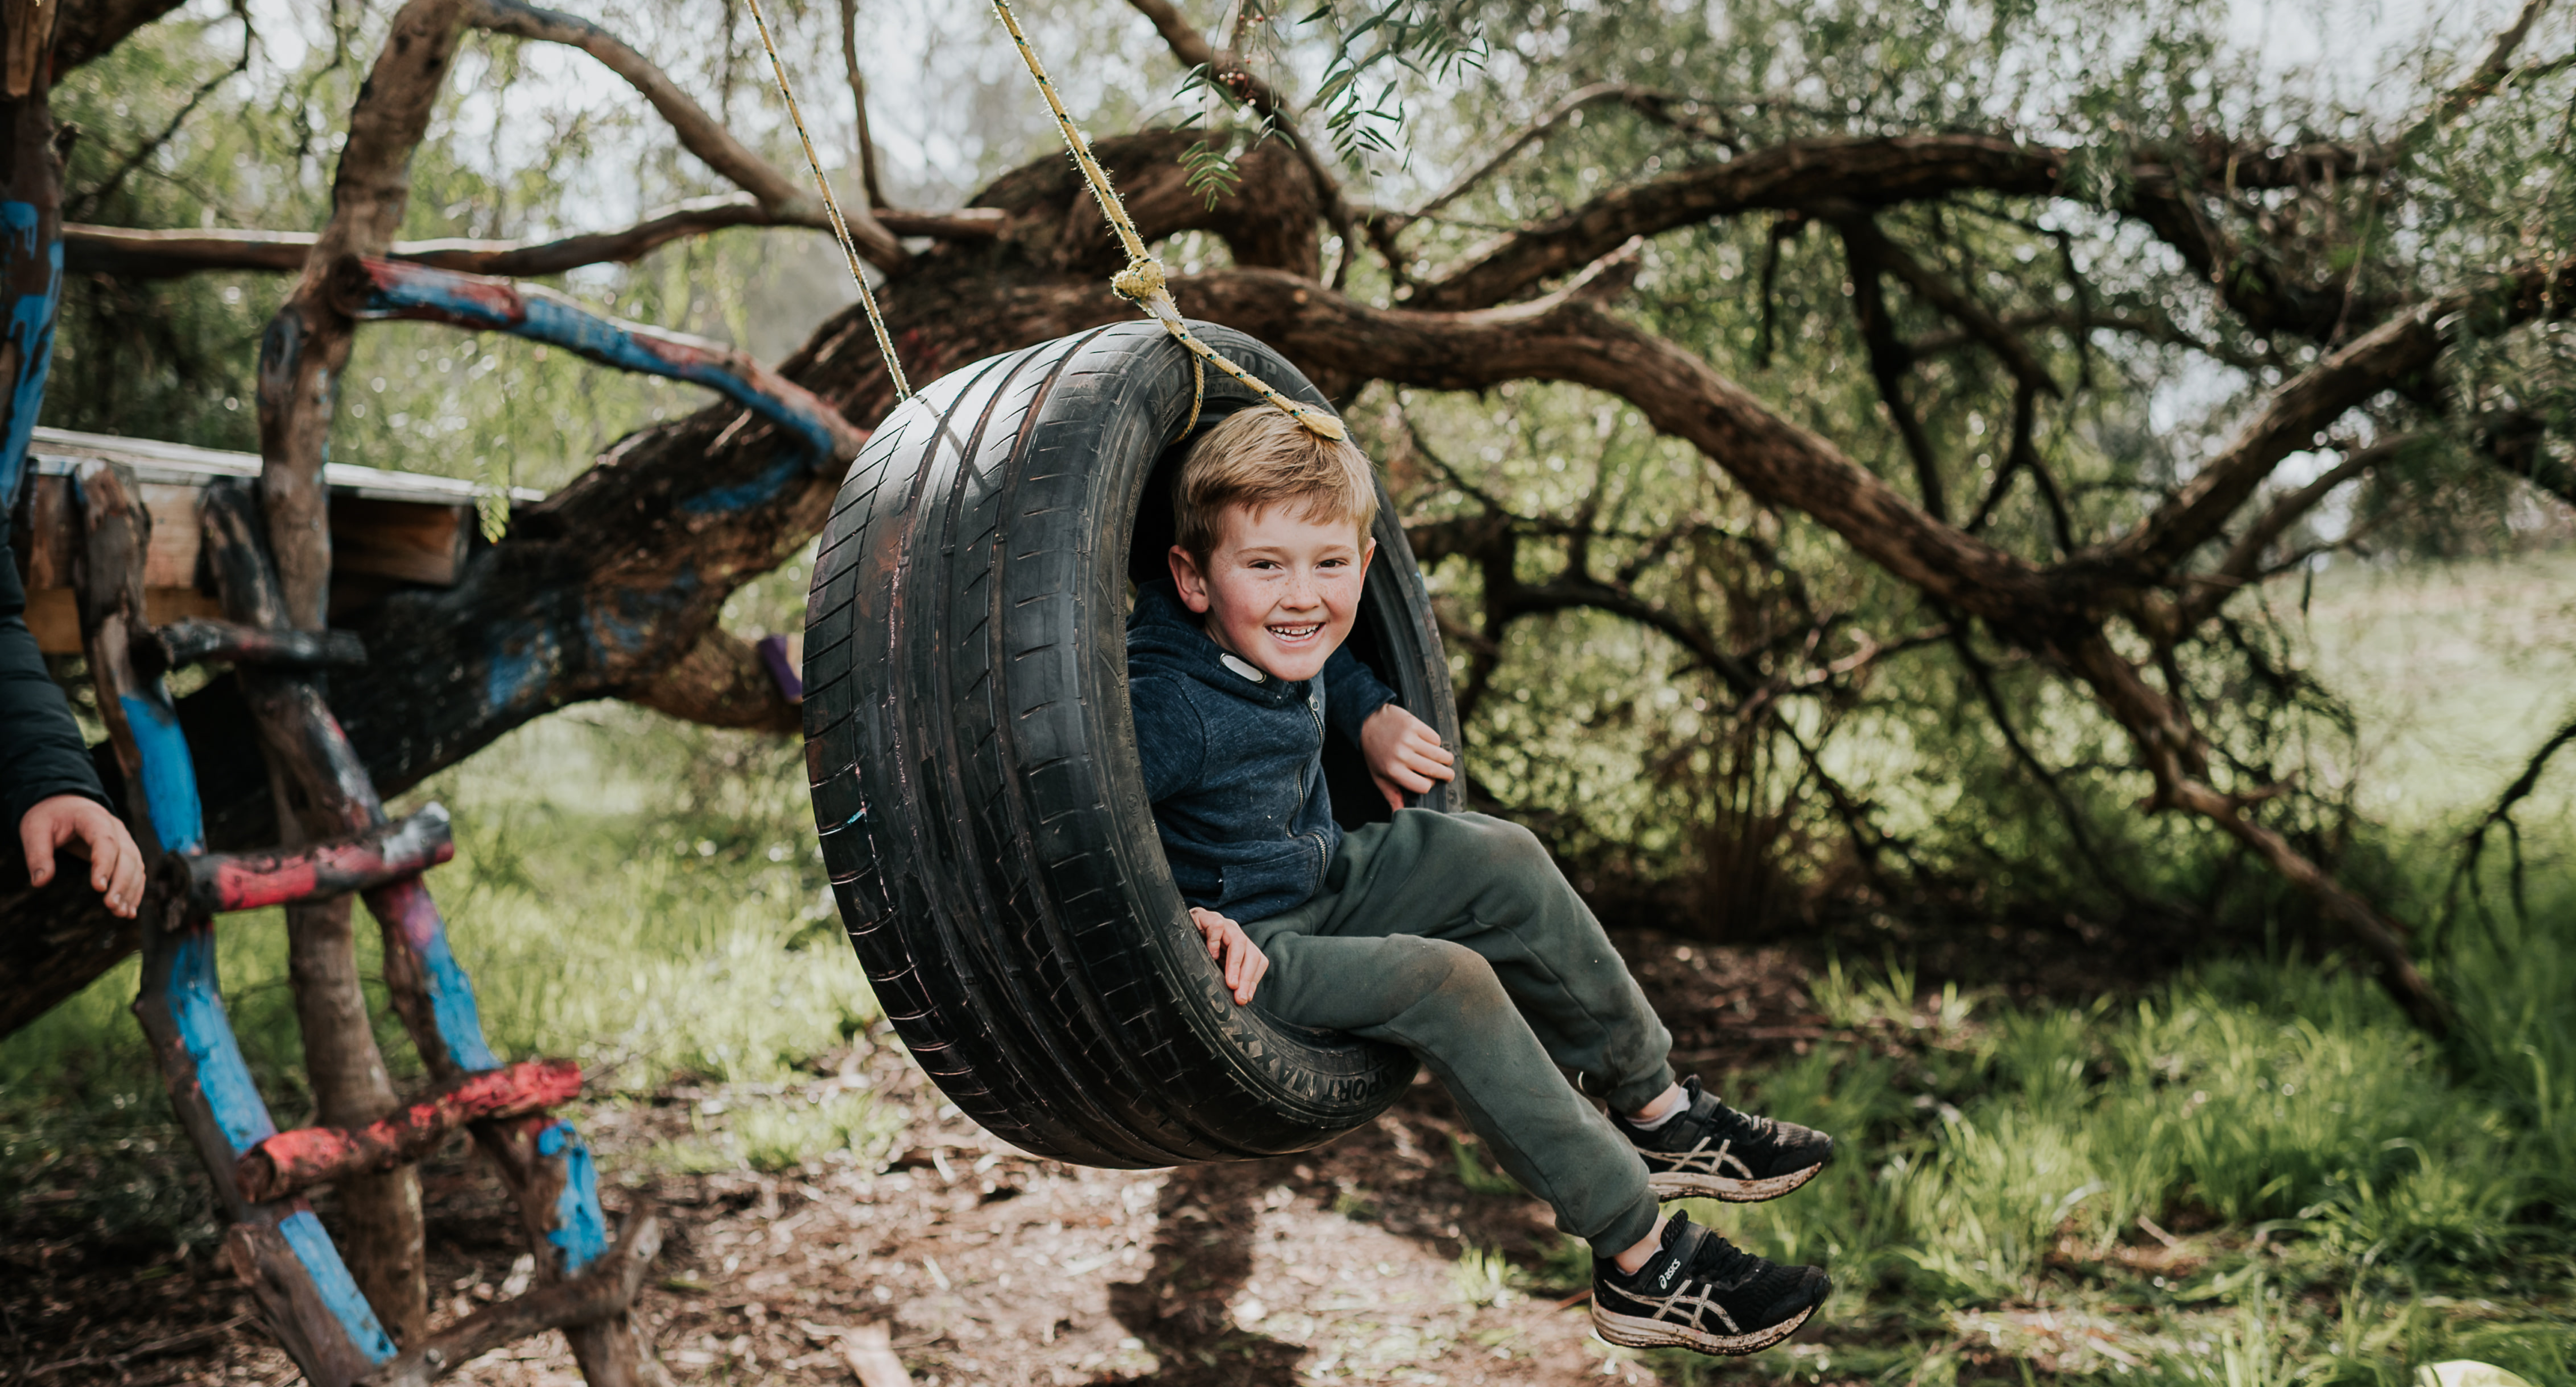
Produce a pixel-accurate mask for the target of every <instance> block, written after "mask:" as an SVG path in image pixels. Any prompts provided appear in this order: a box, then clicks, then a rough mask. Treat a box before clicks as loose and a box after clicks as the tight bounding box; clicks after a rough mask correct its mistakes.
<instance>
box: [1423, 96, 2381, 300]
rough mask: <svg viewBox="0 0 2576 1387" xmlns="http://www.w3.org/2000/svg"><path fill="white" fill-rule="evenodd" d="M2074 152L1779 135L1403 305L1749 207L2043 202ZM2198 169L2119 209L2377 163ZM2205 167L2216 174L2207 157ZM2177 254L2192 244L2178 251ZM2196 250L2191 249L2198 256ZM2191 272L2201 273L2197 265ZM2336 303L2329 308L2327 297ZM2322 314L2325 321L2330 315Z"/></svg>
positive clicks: (2189, 215) (1964, 139) (1485, 259)
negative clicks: (2198, 184)
mask: <svg viewBox="0 0 2576 1387" xmlns="http://www.w3.org/2000/svg"><path fill="white" fill-rule="evenodd" d="M2070 157H2072V155H2071V152H2070V151H2068V150H2063V149H2056V148H2052V147H2049V146H2046V145H2033V144H2022V143H2016V142H2014V141H2012V140H2009V139H2005V138H2003V137H2000V136H1994V135H1971V134H1952V135H1893V136H1849V137H1835V138H1824V139H1806V140H1789V141H1785V142H1783V143H1781V144H1778V145H1774V146H1771V147H1770V148H1767V149H1757V150H1754V151H1752V152H1750V153H1747V154H1745V155H1743V156H1741V157H1739V158H1735V159H1731V160H1728V161H1726V162H1724V163H1718V164H1702V165H1695V166H1692V167H1689V168H1683V169H1677V170H1675V171H1673V172H1671V173H1667V174H1663V175H1660V176H1658V177H1655V178H1650V179H1647V180H1646V181H1644V182H1642V183H1632V184H1629V185H1627V186H1624V187H1619V188H1613V189H1611V190H1610V191H1609V192H1606V193H1604V194H1602V195H1601V196H1599V197H1597V198H1594V199H1593V200H1592V201H1590V202H1588V203H1585V204H1584V205H1583V206H1581V207H1577V208H1574V209H1572V210H1570V211H1568V212H1565V213H1563V214H1562V215H1559V216H1556V217H1552V218H1550V219H1548V220H1546V221H1543V222H1538V223H1535V224H1533V225H1531V226H1528V227H1525V228H1522V229H1521V230H1518V231H1515V232H1512V233H1509V234H1508V235H1505V236H1503V237H1501V238H1500V239H1498V240H1496V241H1494V242H1492V243H1490V244H1488V245H1486V246H1484V247H1482V248H1480V249H1478V250H1477V251H1475V252H1474V253H1472V254H1471V255H1470V256H1469V258H1468V259H1467V261H1466V262H1465V263H1464V264H1462V265H1459V266H1457V267H1455V268H1453V269H1452V270H1450V271H1449V272H1448V273H1446V274H1444V275H1442V276H1441V277H1439V278H1438V279H1435V280H1433V281H1431V282H1430V283H1428V284H1425V285H1423V286H1422V288H1421V289H1420V291H1419V292H1417V293H1416V295H1415V296H1414V298H1413V299H1412V300H1411V301H1410V302H1411V303H1412V304H1413V305H1414V306H1417V307H1421V308H1432V309H1470V308H1483V307H1488V306H1490V305H1493V304H1498V303H1502V302H1505V301H1507V300H1509V299H1512V298H1514V297H1517V296H1518V295H1520V294H1521V293H1523V292H1524V291H1526V290H1528V289H1529V288H1531V287H1532V286H1534V285H1536V284H1538V283H1540V282H1541V281H1544V280H1547V279H1551V278H1554V277H1555V276H1557V275H1561V274H1565V273H1568V272H1571V271H1573V270H1575V269H1578V268H1580V267H1582V266H1584V265H1586V264H1589V263H1591V262H1592V261H1593V260H1595V259H1598V258H1599V257H1601V256H1603V255H1606V254H1608V253H1609V252H1610V251H1611V249H1613V248H1614V247H1616V246H1617V245H1619V243H1621V242H1622V241H1625V240H1627V239H1628V238H1629V237H1631V236H1652V235H1656V234H1659V233H1661V232H1665V231H1670V230H1673V229H1674V228H1676V227H1682V226H1690V225H1695V224H1697V223H1699V222H1704V221H1707V220H1709V219H1711V218H1714V217H1727V216H1736V215H1740V214H1742V213H1745V212H1749V211H1801V210H1815V209H1821V208H1827V207H1832V206H1835V205H1846V206H1856V207H1860V208H1863V209H1869V208H1879V207H1886V206H1891V205H1894V204H1897V203H1903V202H1919V201H1925V200H1929V199H1934V198H1941V197H1947V196H1950V195H1952V194H1955V193H1962V192H1988V193H2000V194H2004V195H2007V196H2021V197H2047V196H2051V195H2054V194H2055V193H2056V192H2057V191H2058V182H2059V179H2060V178H2061V177H2063V175H2064V173H2065V170H2066V165H2067V161H2068V159H2069V158H2070ZM2201 158H2202V159H2203V161H2204V163H2203V166H2202V167H2199V168H2194V169H2190V170H2186V171H2180V172H2178V171H2177V170H2176V169H2175V168H2174V167H2173V166H2171V165H2168V164H2162V163H2156V162H2152V161H2142V162H2139V163H2136V164H2133V165H2131V166H2130V168H2129V170H2128V174H2129V177H2128V182H2127V185H2126V197H2127V198H2128V203H2127V205H2126V207H2125V208H2124V210H2127V211H2128V212H2130V214H2131V215H2135V216H2138V217H2139V218H2140V219H2141V220H2144V221H2147V222H2148V223H2149V224H2150V226H2151V227H2155V228H2158V229H2159V230H2160V232H2161V231H2164V230H2174V229H2176V228H2180V230H2176V234H2182V233H2183V232H2184V231H2187V230H2188V226H2189V224H2190V223H2191V221H2192V219H2193V218H2194V217H2195V216H2196V213H2194V212H2193V210H2192V207H2191V204H2190V202H2189V200H2188V199H2187V198H2186V197H2185V195H2184V184H2183V181H2182V173H2183V172H2188V173H2189V174H2191V175H2193V176H2195V177H2202V178H2206V177H2210V176H2211V175H2212V174H2221V175H2232V177H2233V179H2234V183H2233V186H2236V187H2240V188H2265V187H2276V186H2292V185H2294V184H2295V183H2297V182H2301V181H2305V180H2306V179H2308V178H2313V177H2315V176H2318V175H2319V174H2321V173H2323V172H2326V171H2328V170H2331V171H2334V172H2336V173H2337V174H2338V175H2339V176H2340V175H2346V174H2351V173H2358V172H2361V171H2364V170H2370V169H2377V168H2381V167H2384V166H2385V164H2386V156H2384V155H2382V154H2381V153H2379V152H2378V151H2377V150H2375V149H2365V148H2360V147H2347V146H2340V145H2313V146H2306V147H2303V148H2301V149H2300V150H2297V151H2293V152H2292V153H2291V154H2288V155H2281V156H2267V155H2264V154H2262V153H2261V152H2260V151H2254V152H2248V151H2244V150H2240V149H2237V148H2236V147H2234V146H2226V145H2212V146H2210V147H2209V148H2207V149H2206V150H2203V151H2201ZM2213 159H2214V160H2216V161H2217V162H2216V164H2215V165H2214V166H2212V165H2210V164H2209V163H2208V162H2207V161H2209V160H2213ZM2178 248H2181V249H2183V250H2184V251H2185V252H2186V254H2191V253H2194V252H2193V250H2192V248H2191V247H2189V246H2180V245H2179V243H2178ZM2206 249H2207V248H2206V247H2202V248H2201V251H2202V252H2204V261H2205V260H2206V255H2205V252H2206ZM2200 268H2202V269H2204V270H2206V268H2207V265H2206V263H2201V264H2200ZM2337 303H2338V305H2339V304H2340V300H2339V299H2338V300H2337ZM2328 316H2329V318H2330V317H2331V316H2332V315H2331V314H2329V315H2328Z"/></svg>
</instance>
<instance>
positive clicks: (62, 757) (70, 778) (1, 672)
mask: <svg viewBox="0 0 2576 1387" xmlns="http://www.w3.org/2000/svg"><path fill="white" fill-rule="evenodd" d="M26 612H27V590H26V587H25V586H24V585H23V584H21V583H20V582H19V581H18V560H17V559H16V558H15V557H14V556H12V555H11V554H10V552H9V539H8V535H7V532H6V531H5V530H0V815H5V816H6V817H5V820H0V827H5V828H6V830H7V832H8V835H9V837H10V839H11V840H12V841H15V839H16V838H17V836H18V821H19V820H20V819H23V818H25V817H27V811H28V810H30V809H33V808H35V807H36V804H37V802H38V801H39V800H48V799H52V798H53V797H54V796H56V795H86V796H88V797H89V798H91V799H94V800H97V801H98V802H99V803H101V804H105V803H107V794H106V792H105V791H104V790H102V789H100V788H99V783H98V772H97V771H96V770H94V769H92V768H91V766H90V763H89V751H88V750H87V749H86V748H85V747H83V746H82V745H81V733H80V724H79V723H76V722H74V721H72V709H71V705H70V704H68V703H65V702H64V701H63V691H62V690H61V689H59V688H57V687H55V686H54V680H53V676H51V675H49V674H47V673H45V657H44V656H42V655H39V654H37V653H36V637H35V635H34V633H32V632H30V631H29V630H28V629H27V616H26Z"/></svg>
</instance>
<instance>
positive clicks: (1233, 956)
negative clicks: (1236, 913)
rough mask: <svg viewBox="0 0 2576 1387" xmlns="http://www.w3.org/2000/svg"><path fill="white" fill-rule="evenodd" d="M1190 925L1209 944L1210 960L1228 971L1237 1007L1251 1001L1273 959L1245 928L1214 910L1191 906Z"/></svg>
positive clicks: (1228, 978)
mask: <svg viewBox="0 0 2576 1387" xmlns="http://www.w3.org/2000/svg"><path fill="white" fill-rule="evenodd" d="M1190 923H1191V924H1194V925H1196V926H1198V927H1199V937H1200V938H1202V939H1205V940H1206V941H1207V946H1208V957H1209V958H1212V959H1215V960H1216V961H1217V963H1218V965H1219V966H1221V967H1223V968H1224V969H1225V985H1226V986H1227V987H1228V988H1231V989H1232V990H1233V992H1234V1004H1235V1005H1236V1006H1242V1005H1243V1004H1244V1003H1246V1002H1249V1001H1251V1000H1252V990H1253V989H1254V988H1256V987H1259V986H1260V985H1261V975H1262V974H1264V973H1267V972H1269V971H1270V956H1269V955H1268V954H1265V953H1263V952H1262V951H1261V946H1260V945H1258V944H1255V943H1253V942H1252V939H1251V936H1249V935H1247V934H1245V933H1244V932H1243V926H1241V925H1238V924H1236V923H1235V922H1234V921H1232V920H1229V919H1227V918H1225V917H1224V916H1222V915H1219V914H1217V913H1216V912H1215V911H1213V910H1201V909H1200V908H1198V907H1197V906H1191V907H1190Z"/></svg>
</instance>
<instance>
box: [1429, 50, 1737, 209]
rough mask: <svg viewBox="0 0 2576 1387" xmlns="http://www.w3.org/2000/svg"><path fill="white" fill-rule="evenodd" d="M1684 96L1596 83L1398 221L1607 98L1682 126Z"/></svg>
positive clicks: (1470, 184) (1445, 199) (1467, 185)
mask: <svg viewBox="0 0 2576 1387" xmlns="http://www.w3.org/2000/svg"><path fill="white" fill-rule="evenodd" d="M1685 99H1686V98H1683V97H1677V96H1674V95H1673V94H1672V93H1670V92H1660V91H1655V90H1653V89H1652V88H1648V87H1637V86H1630V85H1629V84H1627V83H1625V82H1595V83H1593V84H1592V85H1591V86H1588V87H1585V88H1582V89H1581V90H1579V91H1576V92H1574V93H1572V94H1570V95H1568V96H1567V97H1566V98H1565V99H1564V100H1563V101H1560V102H1558V103H1556V104H1555V105H1554V106H1551V107H1549V108H1548V110H1547V112H1546V113H1545V114H1543V115H1541V116H1540V117H1539V118H1538V119H1536V120H1534V121H1531V122H1530V123H1529V124H1528V125H1525V126H1523V127H1521V129H1520V131H1519V133H1517V134H1515V135H1513V136H1512V137H1511V138H1510V139H1508V140H1505V141H1504V142H1503V143H1502V145H1501V146H1500V147H1499V148H1497V149H1496V150H1495V151H1494V152H1493V153H1491V154H1489V155H1486V156H1485V158H1484V160H1483V161H1482V162H1480V163H1478V164H1477V165H1476V166H1475V167H1474V168H1471V169H1469V170H1467V171H1466V172H1465V173H1462V174H1460V175H1458V176H1457V177H1456V178H1453V179H1451V180H1449V186H1448V187H1446V188H1443V189H1441V190H1440V191H1439V192H1438V193H1436V194H1433V195H1432V198H1431V200H1430V201H1428V202H1425V203H1423V204H1422V205H1421V206H1420V207H1417V208H1415V209H1414V210H1413V211H1411V212H1407V213H1402V214H1398V215H1397V217H1396V220H1397V221H1398V222H1399V223H1401V222H1410V221H1415V220H1419V219H1421V218H1423V217H1428V216H1430V215H1431V214H1433V213H1435V212H1437V211H1439V210H1440V209H1441V208H1443V207H1446V206H1448V205H1449V204H1450V203H1453V202H1456V201H1457V200H1458V199H1459V198H1461V197H1464V196H1466V195H1467V193H1468V191H1469V190H1471V189H1473V188H1474V187H1475V186H1476V185H1477V184H1479V183H1481V182H1483V181H1485V180H1486V179H1487V178H1490V177H1492V176H1493V174H1494V171H1495V170H1497V169H1499V168H1501V167H1502V166H1503V165H1505V164H1507V163H1510V162H1511V160H1512V156H1513V155H1516V154H1518V153H1520V152H1521V151H1522V150H1524V149H1527V148H1528V147H1529V146H1530V144H1531V142H1533V141H1535V140H1537V139H1539V138H1541V137H1542V136H1545V135H1546V134H1547V133H1548V132H1549V131H1551V130H1554V129H1555V128H1556V127H1557V126H1558V125H1559V124H1561V123H1563V122H1564V121H1565V120H1566V118H1567V117H1569V116H1572V115H1573V114H1574V113H1575V112H1577V111H1580V110H1583V109H1585V108H1586V107H1590V106H1596V105H1599V104H1600V103H1602V102H1604V101H1617V102H1620V103H1622V104H1624V105H1627V106H1630V107H1633V108H1635V110H1636V111H1637V113H1638V114H1639V115H1642V116H1644V117H1646V118H1647V119H1649V120H1652V121H1655V122H1657V123H1659V124H1663V125H1679V124H1681V122H1680V121H1679V120H1678V119H1676V118H1675V117H1674V115H1673V113H1672V108H1673V106H1674V105H1675V104H1677V103H1679V102H1681V101H1683V100H1685ZM1720 138H1722V137H1720Z"/></svg>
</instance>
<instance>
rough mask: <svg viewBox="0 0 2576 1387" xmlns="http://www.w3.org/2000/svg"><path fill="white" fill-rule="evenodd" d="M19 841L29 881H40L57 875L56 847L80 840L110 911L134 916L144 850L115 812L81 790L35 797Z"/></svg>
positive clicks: (20, 823)
mask: <svg viewBox="0 0 2576 1387" xmlns="http://www.w3.org/2000/svg"><path fill="white" fill-rule="evenodd" d="M18 841H19V843H20V844H21V845H22V846H24V847H25V848H26V850H27V881H28V884H30V885H33V886H42V885H44V884H45V883H46V882H49V881H52V880H53V879H54V850H55V849H56V848H60V847H63V846H65V845H67V844H72V843H78V844H80V845H81V847H82V852H81V855H82V856H85V857H87V858H88V859H89V889H91V890H93V891H98V892H102V893H104V894H105V895H106V896H107V909H108V912H109V913H110V914H114V915H121V916H123V917H125V918H126V919H129V920H130V919H133V918H134V911H135V908H136V907H137V906H139V905H141V904H142V902H143V850H142V849H141V848H138V847H136V846H135V845H134V835H133V834H131V833H128V832H126V831H125V825H124V824H123V823H122V822H121V821H119V820H118V819H117V817H116V816H115V815H114V814H111V813H109V812H107V811H106V810H105V809H103V808H101V807H99V804H98V802H97V801H96V800H93V799H90V798H88V797H86V796H83V795H56V796H54V797H53V798H52V799H45V800H38V801H36V807H35V808H33V809H30V810H28V811H27V814H26V817H24V818H22V819H20V820H18Z"/></svg>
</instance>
